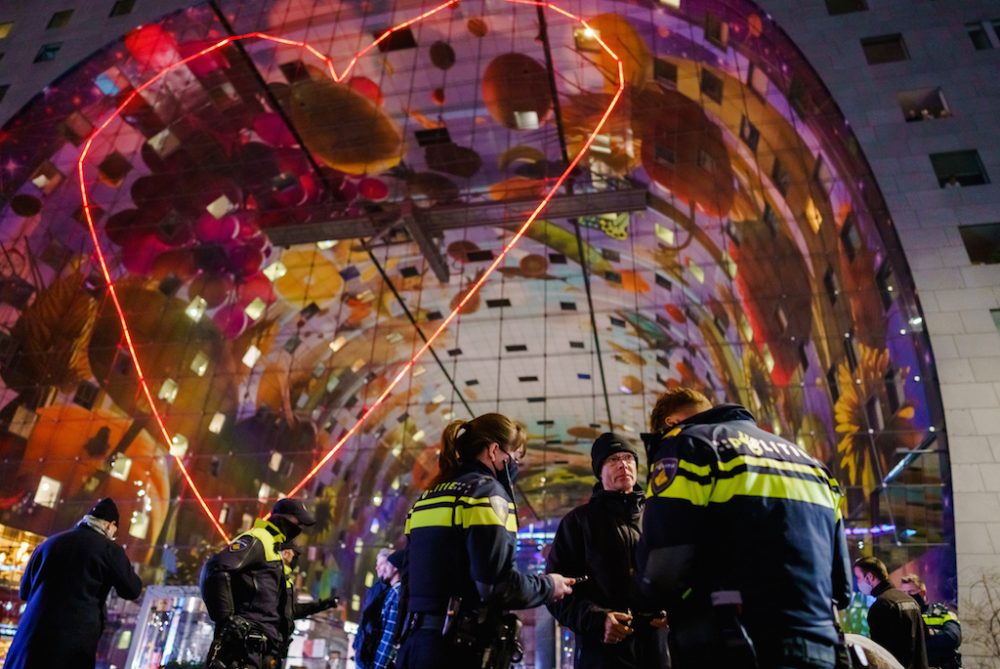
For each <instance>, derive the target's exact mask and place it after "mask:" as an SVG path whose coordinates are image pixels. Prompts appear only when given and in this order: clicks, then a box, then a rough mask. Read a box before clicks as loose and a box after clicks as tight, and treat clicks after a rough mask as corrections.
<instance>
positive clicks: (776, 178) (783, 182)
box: [771, 156, 792, 195]
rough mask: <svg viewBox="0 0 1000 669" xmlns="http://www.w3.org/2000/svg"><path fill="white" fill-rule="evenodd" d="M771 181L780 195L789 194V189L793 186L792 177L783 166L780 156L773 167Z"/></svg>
mask: <svg viewBox="0 0 1000 669" xmlns="http://www.w3.org/2000/svg"><path fill="white" fill-rule="evenodd" d="M771 181H772V182H774V187H775V188H777V189H778V192H779V193H781V194H782V195H787V194H788V187H789V186H791V185H792V175H791V174H789V172H788V170H786V169H785V166H784V165H782V164H781V161H780V160H779V159H778V156H775V157H774V164H773V165H771Z"/></svg>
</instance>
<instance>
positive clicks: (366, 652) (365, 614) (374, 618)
mask: <svg viewBox="0 0 1000 669" xmlns="http://www.w3.org/2000/svg"><path fill="white" fill-rule="evenodd" d="M392 552H393V551H392V550H391V549H389V548H383V549H381V550H380V551H379V552H378V555H376V556H375V576H376V578H375V582H374V583H372V585H371V587H370V588H368V592H366V593H365V601H364V604H363V605H362V607H361V619H360V620H359V621H358V632H357V634H356V635H355V636H354V644H353V646H352V648H353V649H354V664H355V666H356V667H357V669H371V668H372V663H373V662H374V661H375V651H376V650H378V643H379V641H380V640H381V639H382V604H383V603H384V602H385V597H386V595H387V594H388V593H389V583H388V581H387V580H386V579H385V564H386V559H387V558H388V557H389V556H390V555H391V554H392Z"/></svg>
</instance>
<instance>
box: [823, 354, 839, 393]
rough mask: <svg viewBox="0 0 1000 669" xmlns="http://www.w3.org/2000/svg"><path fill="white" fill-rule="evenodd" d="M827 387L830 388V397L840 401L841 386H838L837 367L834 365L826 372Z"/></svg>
mask: <svg viewBox="0 0 1000 669" xmlns="http://www.w3.org/2000/svg"><path fill="white" fill-rule="evenodd" d="M826 385H827V386H828V387H829V388H830V397H831V398H832V399H833V401H834V402H836V401H837V400H838V399H840V386H839V385H838V384H837V365H836V363H834V364H833V365H831V367H830V369H828V370H826Z"/></svg>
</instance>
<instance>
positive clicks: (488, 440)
mask: <svg viewBox="0 0 1000 669" xmlns="http://www.w3.org/2000/svg"><path fill="white" fill-rule="evenodd" d="M441 442H442V444H441V455H440V460H439V466H440V472H439V474H438V476H437V477H436V478H435V479H434V481H433V482H432V483H431V485H430V487H429V488H428V489H427V490H426V491H425V492H424V493H423V495H421V496H420V499H418V500H417V501H416V503H414V505H413V507H412V508H411V509H410V512H409V515H408V517H407V520H406V533H407V536H408V537H409V544H408V547H407V550H408V553H409V556H408V560H409V577H408V579H407V583H406V586H405V587H406V588H407V590H408V597H407V602H406V604H407V610H408V612H409V613H408V616H407V618H406V620H405V621H404V629H403V635H404V641H403V643H402V646H401V648H400V651H399V655H398V657H397V660H396V666H397V667H399V668H400V669H440V668H441V667H454V668H461V669H465V668H467V667H468V668H472V667H477V668H478V667H482V666H484V665H483V658H484V655H485V654H486V653H487V652H489V653H490V655H489V657H490V662H491V663H490V664H488V665H486V666H490V667H492V666H500V664H493V662H502V660H501V658H502V657H503V656H504V653H510V652H512V645H513V644H516V642H517V638H516V623H515V622H514V621H513V620H512V619H511V618H510V617H507V616H504V615H503V614H504V612H506V611H508V610H510V609H525V608H532V607H535V606H540V605H541V604H543V603H544V602H545V601H546V600H558V599H561V598H562V597H565V596H566V595H568V594H569V593H570V592H571V591H572V585H573V582H574V581H573V579H571V578H566V577H564V576H561V575H559V574H545V575H529V574H523V573H521V572H519V571H518V570H517V568H516V567H515V566H514V549H515V542H516V532H517V512H516V509H515V507H514V495H513V483H514V479H515V478H516V476H517V468H518V462H519V460H520V459H521V458H522V457H523V456H524V452H525V435H524V428H523V427H522V426H520V425H518V424H516V423H515V422H514V421H512V420H511V419H509V418H507V417H506V416H502V415H500V414H495V413H491V414H484V415H482V416H479V417H477V418H474V419H472V420H470V421H455V422H452V423H451V424H449V425H448V426H447V427H446V428H445V430H444V434H443V435H442V438H441ZM491 644H492V647H491ZM507 657H508V659H507V660H506V662H507V664H508V665H509V662H510V660H509V655H507ZM505 669H506V667H505Z"/></svg>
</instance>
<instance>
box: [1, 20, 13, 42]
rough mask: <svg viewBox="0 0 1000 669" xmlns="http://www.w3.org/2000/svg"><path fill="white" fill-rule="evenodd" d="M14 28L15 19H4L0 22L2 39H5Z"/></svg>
mask: <svg viewBox="0 0 1000 669" xmlns="http://www.w3.org/2000/svg"><path fill="white" fill-rule="evenodd" d="M13 29H14V22H13V21H3V22H0V39H4V38H5V37H7V35H9V34H10V31H11V30H13Z"/></svg>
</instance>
